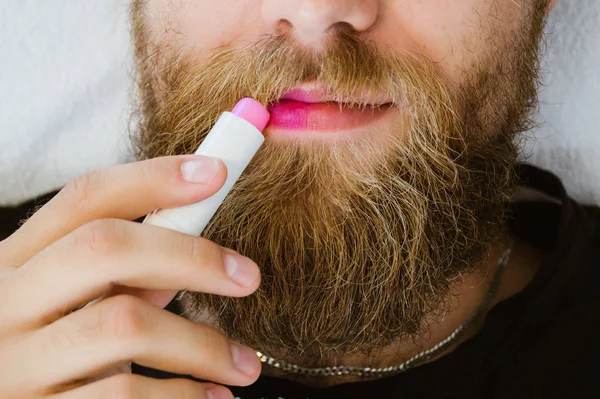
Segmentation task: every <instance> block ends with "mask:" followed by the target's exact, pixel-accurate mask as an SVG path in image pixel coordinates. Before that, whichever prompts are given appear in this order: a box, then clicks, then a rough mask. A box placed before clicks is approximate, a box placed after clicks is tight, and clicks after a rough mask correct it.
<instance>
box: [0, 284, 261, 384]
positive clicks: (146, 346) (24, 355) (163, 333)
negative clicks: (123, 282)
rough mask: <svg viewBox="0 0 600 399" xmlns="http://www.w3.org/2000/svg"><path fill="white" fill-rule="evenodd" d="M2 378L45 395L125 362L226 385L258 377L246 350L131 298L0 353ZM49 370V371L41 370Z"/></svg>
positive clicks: (81, 314) (107, 303) (83, 313)
mask: <svg viewBox="0 0 600 399" xmlns="http://www.w3.org/2000/svg"><path fill="white" fill-rule="evenodd" d="M2 350H3V352H4V353H3V356H2V361H3V362H4V363H5V364H10V365H11V367H10V368H8V367H7V368H6V369H5V370H3V373H4V375H3V378H4V380H5V381H10V382H11V383H12V384H14V386H31V387H33V388H34V389H35V391H36V392H47V391H48V390H49V389H51V388H52V387H54V386H60V385H63V384H65V383H68V382H70V381H77V380H81V379H84V378H89V377H91V376H94V375H97V374H100V373H102V372H103V371H105V370H107V369H110V368H112V367H114V366H115V365H118V364H122V363H123V362H126V361H132V362H135V363H137V364H140V365H142V366H145V367H150V368H153V369H158V370H164V371H168V372H172V373H176V374H181V375H192V376H194V377H196V378H199V379H202V380H207V381H212V382H215V383H220V384H225V385H249V384H251V383H253V382H254V381H255V380H256V378H258V375H259V373H260V360H259V359H258V356H257V355H256V352H254V351H253V350H252V349H250V348H248V347H244V346H241V345H239V344H237V343H233V342H231V341H230V340H228V339H227V338H226V337H225V336H224V335H223V334H222V333H220V332H219V331H217V330H216V329H214V328H212V327H209V326H206V325H203V324H197V323H193V322H191V321H189V320H187V319H184V318H182V317H180V316H177V315H175V314H172V313H169V312H167V311H165V310H164V309H161V308H158V307H156V306H153V305H151V304H149V303H148V302H145V301H142V300H141V299H139V298H135V297H131V296H125V295H123V296H117V297H112V298H108V299H106V300H104V301H102V302H100V303H98V304H95V305H93V306H90V307H88V308H85V309H82V310H80V311H77V312H75V313H71V314H70V315H68V316H66V317H64V318H62V319H60V320H57V321H56V322H54V323H52V324H50V325H48V326H46V327H44V328H42V329H40V330H36V331H33V332H30V333H27V334H24V335H22V338H21V339H19V340H18V341H17V342H13V344H12V345H10V346H9V347H6V348H2ZM49 364H50V365H52V367H48V365H49Z"/></svg>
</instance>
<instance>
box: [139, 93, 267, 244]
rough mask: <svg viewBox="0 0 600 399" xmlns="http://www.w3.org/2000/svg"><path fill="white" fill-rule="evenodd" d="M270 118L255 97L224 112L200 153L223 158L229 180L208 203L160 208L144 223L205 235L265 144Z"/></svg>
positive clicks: (199, 150)
mask: <svg viewBox="0 0 600 399" xmlns="http://www.w3.org/2000/svg"><path fill="white" fill-rule="evenodd" d="M269 119H270V115H269V112H268V111H267V110H266V109H265V107H263V106H262V104H261V103H259V102H258V101H256V100H253V99H251V98H244V99H242V100H240V101H239V102H238V103H237V104H236V106H235V107H234V108H233V110H232V111H231V112H224V113H223V114H222V115H221V117H220V118H219V120H218V121H217V123H216V124H215V126H214V127H213V128H212V130H211V131H210V132H209V133H208V135H207V136H206V138H205V139H204V141H203V142H202V144H201V145H200V147H199V148H198V150H197V151H196V154H197V155H206V156H210V157H215V158H219V159H221V160H222V161H223V162H224V163H225V165H226V166H227V180H226V181H225V184H224V185H223V187H222V188H221V189H220V190H219V191H217V193H215V194H214V195H213V196H212V197H210V198H207V199H205V200H204V201H201V202H198V203H195V204H191V205H186V206H182V207H178V208H169V209H157V210H155V211H154V212H152V213H150V214H148V216H146V219H144V223H146V224H151V225H154V226H160V227H165V228H168V229H171V230H176V231H179V232H182V233H186V234H191V235H196V236H198V235H200V234H202V231H203V230H204V228H205V227H206V225H207V224H208V222H210V219H212V217H213V216H214V214H215V213H216V212H217V209H218V208H219V206H221V203H223V201H224V200H225V197H227V194H229V192H230V191H231V189H232V188H233V185H234V184H235V183H236V182H237V180H238V179H239V178H240V176H241V175H242V172H244V170H245V169H246V167H247V166H248V164H249V163H250V161H251V160H252V158H253V157H254V155H255V154H256V152H257V151H258V149H259V148H260V146H261V145H262V143H263V142H264V140H265V138H264V136H263V135H262V131H263V130H264V129H265V127H266V126H267V124H268V123H269Z"/></svg>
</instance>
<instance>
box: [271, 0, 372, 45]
mask: <svg viewBox="0 0 600 399" xmlns="http://www.w3.org/2000/svg"><path fill="white" fill-rule="evenodd" d="M378 3H379V0H263V4H262V14H263V18H264V20H265V21H266V22H267V23H268V24H269V25H271V26H272V27H273V28H274V30H275V31H276V32H282V31H291V33H292V34H293V35H294V36H295V38H296V39H297V40H298V41H299V42H301V43H303V44H305V45H310V46H314V45H318V44H319V43H321V42H322V41H323V40H324V39H325V38H326V37H327V35H328V34H329V33H331V30H332V28H335V27H336V26H341V25H349V26H350V27H351V28H352V29H353V30H354V31H357V32H364V31H367V30H369V28H371V27H372V26H373V25H374V24H375V21H376V20H377V16H378V13H379V5H378Z"/></svg>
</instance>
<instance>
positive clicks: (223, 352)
mask: <svg viewBox="0 0 600 399" xmlns="http://www.w3.org/2000/svg"><path fill="white" fill-rule="evenodd" d="M194 337H195V339H196V342H195V343H196V345H197V350H198V352H200V353H204V355H205V356H206V357H207V358H227V359H229V358H230V357H231V352H230V349H229V340H228V339H227V338H226V337H225V335H223V333H221V332H220V331H218V330H216V329H214V328H212V327H208V328H206V327H205V328H203V329H202V331H199V333H198V334H195V335H194Z"/></svg>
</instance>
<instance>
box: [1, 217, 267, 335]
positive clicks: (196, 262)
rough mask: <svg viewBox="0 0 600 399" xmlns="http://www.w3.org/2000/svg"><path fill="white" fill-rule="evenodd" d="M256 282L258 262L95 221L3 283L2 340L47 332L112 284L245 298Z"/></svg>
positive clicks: (189, 239)
mask: <svg viewBox="0 0 600 399" xmlns="http://www.w3.org/2000/svg"><path fill="white" fill-rule="evenodd" d="M259 283H260V272H259V269H258V266H257V265H256V264H255V263H254V262H252V261H251V260H250V259H248V258H246V257H244V256H241V255H240V254H238V253H236V252H235V251H232V250H229V249H224V248H222V247H220V246H218V245H217V244H215V243H213V242H211V241H208V240H206V239H204V238H201V237H194V236H190V235H187V234H183V233H178V232H175V231H171V230H168V229H162V228H160V227H155V226H150V225H144V224H140V223H134V222H130V221H125V220H120V219H101V220H95V221H93V222H90V223H88V224H86V225H85V226H83V227H81V228H79V229H77V230H76V231H74V232H73V233H70V234H69V235H68V236H67V237H65V238H63V239H61V240H59V241H57V242H56V243H54V244H52V245H51V246H49V247H48V248H47V249H46V250H44V251H42V252H41V253H39V254H38V255H36V256H35V257H33V258H32V259H31V260H30V261H29V262H28V263H27V264H26V265H25V266H24V267H22V268H21V269H19V270H17V271H16V272H14V273H13V274H12V275H11V276H10V277H8V278H6V279H4V280H2V281H0V292H2V295H3V296H4V297H5V298H11V301H10V303H8V302H1V301H0V320H2V323H0V336H2V335H8V334H11V335H14V334H17V333H19V332H23V331H27V330H32V329H35V328H39V327H41V326H43V325H46V324H48V323H50V322H52V321H54V320H56V319H58V318H60V317H62V316H63V315H64V314H66V313H68V312H69V311H70V310H72V309H76V308H78V307H80V306H82V305H84V304H85V303H87V302H89V301H91V300H92V299H95V298H97V297H99V296H101V295H103V294H105V293H107V292H108V291H109V290H110V289H111V287H112V286H113V285H114V284H119V285H124V286H128V287H133V288H139V289H144V290H171V291H172V292H176V291H177V290H188V291H194V292H206V293H211V294H216V295H224V296H233V297H240V296H246V295H249V294H251V293H252V292H254V291H255V290H256V289H257V288H258V285H259ZM32 287H34V288H33V289H34V290H35V292H34V293H32ZM138 293H140V294H143V293H144V291H142V290H139V291H138ZM145 299H153V300H158V301H160V300H161V299H160V298H152V295H146V297H145ZM155 305H157V306H159V307H164V306H165V305H166V303H155ZM9 328H10V331H8V329H9Z"/></svg>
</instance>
